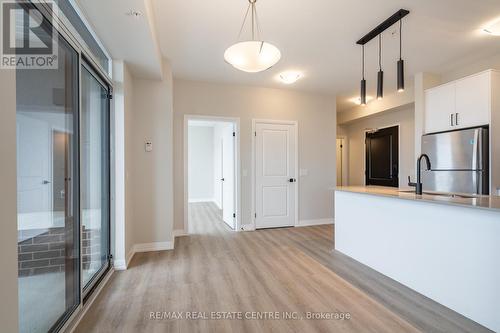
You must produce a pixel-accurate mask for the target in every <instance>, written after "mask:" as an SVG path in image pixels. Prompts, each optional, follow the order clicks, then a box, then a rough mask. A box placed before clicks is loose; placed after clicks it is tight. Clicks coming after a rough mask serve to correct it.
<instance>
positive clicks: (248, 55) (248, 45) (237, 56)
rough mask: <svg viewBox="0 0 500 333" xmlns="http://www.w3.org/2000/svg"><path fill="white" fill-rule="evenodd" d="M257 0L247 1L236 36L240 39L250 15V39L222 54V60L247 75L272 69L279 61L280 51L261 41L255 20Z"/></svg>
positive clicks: (258, 27) (257, 22)
mask: <svg viewBox="0 0 500 333" xmlns="http://www.w3.org/2000/svg"><path fill="white" fill-rule="evenodd" d="M256 2H257V0H248V7H247V11H246V13H245V17H244V19H243V23H242V25H241V28H240V32H239V34H238V39H240V37H241V33H242V31H243V28H244V27H245V23H246V21H247V18H248V13H250V16H251V17H250V19H251V32H252V39H251V40H247V41H240V42H238V43H236V44H234V45H232V46H230V47H229V48H228V49H227V50H226V52H224V59H225V60H226V62H228V63H229V64H231V65H232V66H233V67H234V68H236V69H239V70H240V71H244V72H247V73H258V72H262V71H265V70H266V69H269V68H271V67H273V66H274V65H275V64H276V63H277V62H278V61H279V60H280V59H281V52H280V50H279V49H278V48H277V47H276V46H274V45H272V44H270V43H267V42H265V41H263V40H262V39H261V36H260V34H261V31H260V26H259V21H258V19H257V9H256V7H255V3H256ZM256 32H257V35H256Z"/></svg>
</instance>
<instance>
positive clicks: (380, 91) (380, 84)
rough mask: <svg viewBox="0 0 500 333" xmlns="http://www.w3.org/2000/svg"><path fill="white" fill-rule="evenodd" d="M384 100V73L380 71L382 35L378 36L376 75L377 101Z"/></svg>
mask: <svg viewBox="0 0 500 333" xmlns="http://www.w3.org/2000/svg"><path fill="white" fill-rule="evenodd" d="M382 98H384V71H383V70H382V35H378V75H377V99H378V100H381V99H382Z"/></svg>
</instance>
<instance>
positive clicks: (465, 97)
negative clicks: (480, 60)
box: [455, 72, 491, 128]
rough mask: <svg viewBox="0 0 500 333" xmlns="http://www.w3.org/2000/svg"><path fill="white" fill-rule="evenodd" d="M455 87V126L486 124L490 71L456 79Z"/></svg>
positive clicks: (488, 112)
mask: <svg viewBox="0 0 500 333" xmlns="http://www.w3.org/2000/svg"><path fill="white" fill-rule="evenodd" d="M456 87H457V93H456V96H457V98H456V110H455V113H456V117H457V119H456V120H455V122H456V127H457V128H466V127H475V126H483V125H488V124H489V123H490V109H491V98H490V95H491V72H484V73H481V74H478V75H474V76H469V77H467V78H465V79H462V80H458V81H457V83H456Z"/></svg>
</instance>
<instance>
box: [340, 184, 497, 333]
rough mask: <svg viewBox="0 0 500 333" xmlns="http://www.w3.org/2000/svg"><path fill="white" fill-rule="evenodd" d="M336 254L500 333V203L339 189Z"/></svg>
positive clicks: (494, 199)
mask: <svg viewBox="0 0 500 333" xmlns="http://www.w3.org/2000/svg"><path fill="white" fill-rule="evenodd" d="M360 207H363V209H359V208H360ZM335 249H336V250H337V251H340V252H342V253H344V254H346V255H348V256H350V257H352V258H354V259H355V260H357V261H359V262H361V263H363V264H365V265H367V266H369V267H371V268H373V269H375V270H377V271H379V272H380V273H382V274H384V275H386V276H388V277H390V278H392V279H394V280H396V281H398V282H400V283H402V284H403V285H406V286H407V287H409V288H411V289H413V290H415V291H417V292H419V293H421V294H423V295H425V296H427V297H429V298H430V299H432V300H434V301H436V302H438V303H440V304H442V305H444V306H446V307H448V308H450V309H452V310H454V311H456V312H458V313H460V314H462V315H464V316H465V317H467V318H470V319H472V320H474V321H476V322H478V323H479V324H481V325H483V326H485V327H487V328H489V329H491V330H493V331H496V332H500V197H480V198H477V199H476V198H474V199H460V198H447V197H439V196H431V195H423V196H420V195H415V194H412V193H400V192H398V190H397V189H388V188H375V187H347V188H345V187H342V188H338V189H337V191H336V192H335Z"/></svg>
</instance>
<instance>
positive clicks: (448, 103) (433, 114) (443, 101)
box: [425, 84, 455, 133]
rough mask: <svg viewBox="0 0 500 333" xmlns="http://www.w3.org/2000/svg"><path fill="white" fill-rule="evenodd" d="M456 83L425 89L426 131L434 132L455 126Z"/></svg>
mask: <svg viewBox="0 0 500 333" xmlns="http://www.w3.org/2000/svg"><path fill="white" fill-rule="evenodd" d="M454 113H455V85H454V84H444V85H442V86H439V87H435V88H433V89H429V90H426V91H425V132H426V133H434V132H440V131H447V130H450V129H452V128H453V119H452V115H453V114H454Z"/></svg>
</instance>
